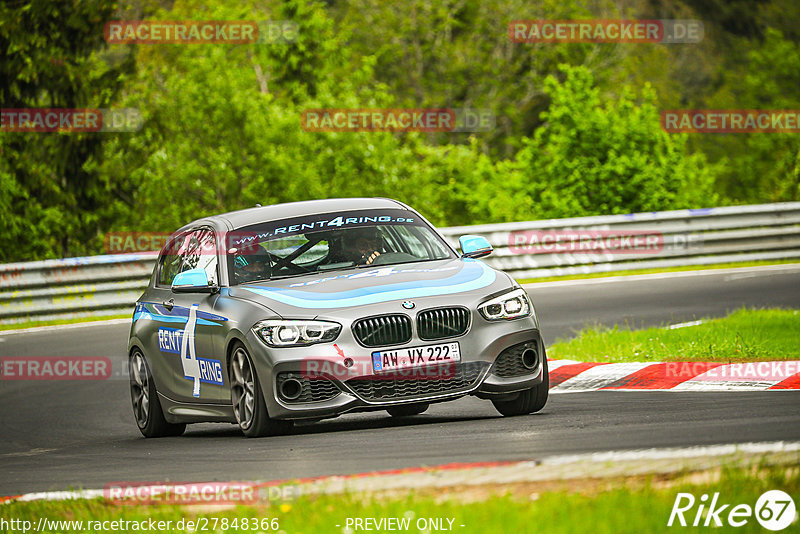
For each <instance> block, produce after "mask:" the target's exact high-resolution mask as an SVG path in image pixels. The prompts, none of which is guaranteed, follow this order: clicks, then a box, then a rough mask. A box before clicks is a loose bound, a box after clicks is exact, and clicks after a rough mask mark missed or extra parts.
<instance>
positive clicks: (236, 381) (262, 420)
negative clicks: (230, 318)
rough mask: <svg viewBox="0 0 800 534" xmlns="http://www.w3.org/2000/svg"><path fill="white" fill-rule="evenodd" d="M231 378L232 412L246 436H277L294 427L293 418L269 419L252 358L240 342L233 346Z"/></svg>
mask: <svg viewBox="0 0 800 534" xmlns="http://www.w3.org/2000/svg"><path fill="white" fill-rule="evenodd" d="M230 380H231V402H232V403H233V414H234V415H235V416H236V422H237V423H238V424H239V428H240V429H241V430H242V432H243V433H244V435H245V436H247V437H248V438H257V437H261V436H274V435H278V434H283V433H286V432H288V431H289V430H290V429H291V427H292V423H291V421H281V420H277V419H270V417H269V414H268V413H267V406H266V404H265V402H264V394H263V393H262V391H261V386H260V385H259V381H258V375H257V374H256V370H255V367H254V366H253V361H252V359H251V358H250V355H249V354H248V353H247V349H245V348H244V345H242V344H241V343H237V344H236V346H235V347H234V348H233V355H232V357H231V372H230Z"/></svg>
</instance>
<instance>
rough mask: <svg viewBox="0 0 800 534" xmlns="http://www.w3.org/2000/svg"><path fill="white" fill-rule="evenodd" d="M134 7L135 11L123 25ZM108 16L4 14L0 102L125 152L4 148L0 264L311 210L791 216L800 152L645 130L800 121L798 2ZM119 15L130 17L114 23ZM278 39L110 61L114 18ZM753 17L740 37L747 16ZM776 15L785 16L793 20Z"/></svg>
mask: <svg viewBox="0 0 800 534" xmlns="http://www.w3.org/2000/svg"><path fill="white" fill-rule="evenodd" d="M131 6H132V7H131ZM131 6H127V5H120V4H118V3H116V2H113V1H110V0H90V1H86V2H76V3H73V2H69V3H57V2H56V3H53V2H46V1H44V0H24V1H19V2H11V3H4V4H0V49H3V50H4V51H5V56H4V61H3V62H2V64H0V103H2V106H3V107H4V108H9V107H94V108H100V107H134V108H138V109H139V110H141V113H142V115H143V117H144V119H145V124H144V127H143V129H142V130H141V131H139V132H134V133H117V134H100V133H92V134H87V133H84V134H74V133H71V134H70V133H49V134H30V133H10V132H3V131H0V215H2V220H3V222H4V230H5V231H4V232H3V233H0V261H24V260H33V259H42V258H49V257H59V256H68V255H79V254H89V253H96V252H99V251H101V249H102V235H103V234H104V233H105V232H108V231H120V230H126V229H136V230H141V231H171V230H174V229H175V228H177V227H179V226H182V225H183V224H185V223H187V222H189V221H191V220H193V219H196V218H198V217H201V216H204V215H209V214H212V213H219V212H224V211H229V210H235V209H240V208H244V207H248V206H252V205H253V204H255V203H260V204H270V203H275V202H286V201H293V200H303V199H312V198H326V197H347V196H387V197H392V198H397V199H399V200H401V201H404V202H407V203H408V204H410V205H412V206H414V207H415V208H417V209H419V210H420V211H421V212H422V213H423V214H424V215H425V216H426V217H428V218H429V219H430V220H431V221H432V222H434V223H436V224H449V225H457V224H458V225H461V224H464V225H466V224H476V223H486V222H500V221H512V220H531V219H537V218H547V217H570V216H582V215H593V214H608V213H629V212H635V211H653V210H665V209H674V208H684V207H704V206H710V205H715V204H719V203H747V202H764V201H781V200H793V199H794V200H796V199H798V198H800V144H798V143H800V141H798V137H797V134H749V135H743V134H735V135H719V134H706V135H700V134H692V135H688V136H687V135H676V134H666V133H665V132H663V131H662V130H661V129H660V123H659V113H658V112H659V110H661V109H674V108H692V107H694V108H714V107H719V108H773V109H774V108H786V109H798V108H800V77H798V76H800V75H798V73H800V48H798V46H799V45H798V40H800V34H799V33H798V32H797V30H796V27H795V26H794V25H792V24H791V22H790V21H787V20H784V18H783V17H782V16H781V15H782V14H784V13H786V14H787V16H789V17H790V16H791V13H797V12H798V11H797V9H798V7H797V5H796V2H794V1H793V0H762V1H759V2H757V3H748V2H745V1H743V0H742V1H737V2H734V3H727V4H726V3H724V2H721V1H716V0H715V1H713V2H705V3H700V4H697V3H696V2H688V0H636V1H634V2H632V3H626V4H624V5H622V6H621V7H620V4H619V3H617V2H613V1H611V0H608V1H606V0H602V1H600V2H598V1H595V0H567V1H564V0H546V1H544V2H541V3H538V4H536V5H532V4H531V3H530V2H527V1H525V0H509V1H505V2H497V1H494V0H492V1H488V2H487V1H479V0H435V1H430V0H409V1H408V2H406V3H405V4H404V5H403V9H398V8H397V5H396V4H393V3H391V2H377V1H374V0H342V1H336V2H332V1H327V2H321V1H313V0H311V1H308V0H245V1H243V2H236V3H230V2H205V1H201V0H176V1H175V2H153V1H151V0H136V1H131ZM126 9H132V11H126ZM637 17H638V18H669V17H672V18H682V19H691V18H702V19H703V21H704V24H705V29H706V33H705V35H706V36H705V40H704V41H703V42H702V43H699V44H697V45H649V44H625V43H620V44H607V43H606V44H586V43H534V44H531V43H513V42H511V41H510V39H509V38H508V34H507V28H508V23H509V22H510V21H512V20H518V19H544V18H549V19H582V18H583V19H585V18H605V19H613V18H637ZM124 18H127V19H136V18H151V19H160V20H185V19H203V20H256V21H266V20H270V21H281V20H291V21H293V22H294V23H296V24H297V28H298V31H297V34H296V35H297V39H296V40H291V41H279V42H274V43H263V44H245V45H233V44H166V45H110V46H109V45H107V44H105V42H104V41H103V38H102V35H103V34H102V29H103V25H104V23H105V22H106V21H108V20H114V19H124ZM744 18H747V20H744ZM790 18H791V17H790ZM388 107H409V108H422V107H448V108H463V107H469V108H485V109H490V110H491V111H492V112H493V113H494V114H495V115H496V118H497V121H496V123H497V126H496V128H495V129H494V130H492V131H491V132H479V133H474V134H470V133H436V134H426V133H396V134H393V133H387V132H382V133H381V132H376V133H345V132H341V133H325V132H309V131H306V130H304V129H303V127H302V125H301V117H302V115H303V112H304V110H306V109H311V108H388Z"/></svg>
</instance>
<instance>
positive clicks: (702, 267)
mask: <svg viewBox="0 0 800 534" xmlns="http://www.w3.org/2000/svg"><path fill="white" fill-rule="evenodd" d="M789 263H798V260H797V259H796V258H795V259H789V260H769V261H742V262H738V263H713V264H711V265H686V266H683V267H669V268H660V269H634V270H630V271H610V272H607V273H591V274H566V275H563V276H544V277H542V278H520V279H518V280H517V282H519V283H520V284H536V283H538V282H557V281H560V280H584V279H587V278H608V277H609V276H633V275H636V274H655V273H676V272H683V271H705V270H707V269H730V268H735V267H760V266H762V265H784V264H789Z"/></svg>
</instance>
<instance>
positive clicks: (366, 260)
mask: <svg viewBox="0 0 800 534" xmlns="http://www.w3.org/2000/svg"><path fill="white" fill-rule="evenodd" d="M380 243H381V238H380V233H379V232H378V229H377V228H353V229H351V230H347V231H345V233H344V235H343V236H342V251H341V254H340V255H339V256H340V258H341V259H339V258H337V260H338V261H348V262H353V263H355V264H356V265H371V264H372V262H374V261H375V260H376V259H377V258H378V256H380V255H381V253H380V251H379V249H380V248H381V245H380Z"/></svg>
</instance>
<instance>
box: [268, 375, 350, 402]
mask: <svg viewBox="0 0 800 534" xmlns="http://www.w3.org/2000/svg"><path fill="white" fill-rule="evenodd" d="M289 378H294V379H296V380H299V381H300V384H301V385H302V387H301V393H300V396H299V397H298V398H296V399H292V400H289V399H286V398H284V397H283V396H282V395H280V388H281V385H282V384H283V383H284V382H285V381H286V380H287V379H289ZM277 383H278V392H279V393H278V395H279V396H280V398H281V400H282V401H283V402H287V403H297V402H318V401H324V400H330V399H332V398H334V397H336V396H337V395H338V394H339V393H341V391H340V390H339V388H338V387H336V384H334V383H333V382H331V381H330V380H328V379H327V378H322V377H313V378H309V377H307V376H303V375H302V374H300V373H279V374H278V380H277Z"/></svg>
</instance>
